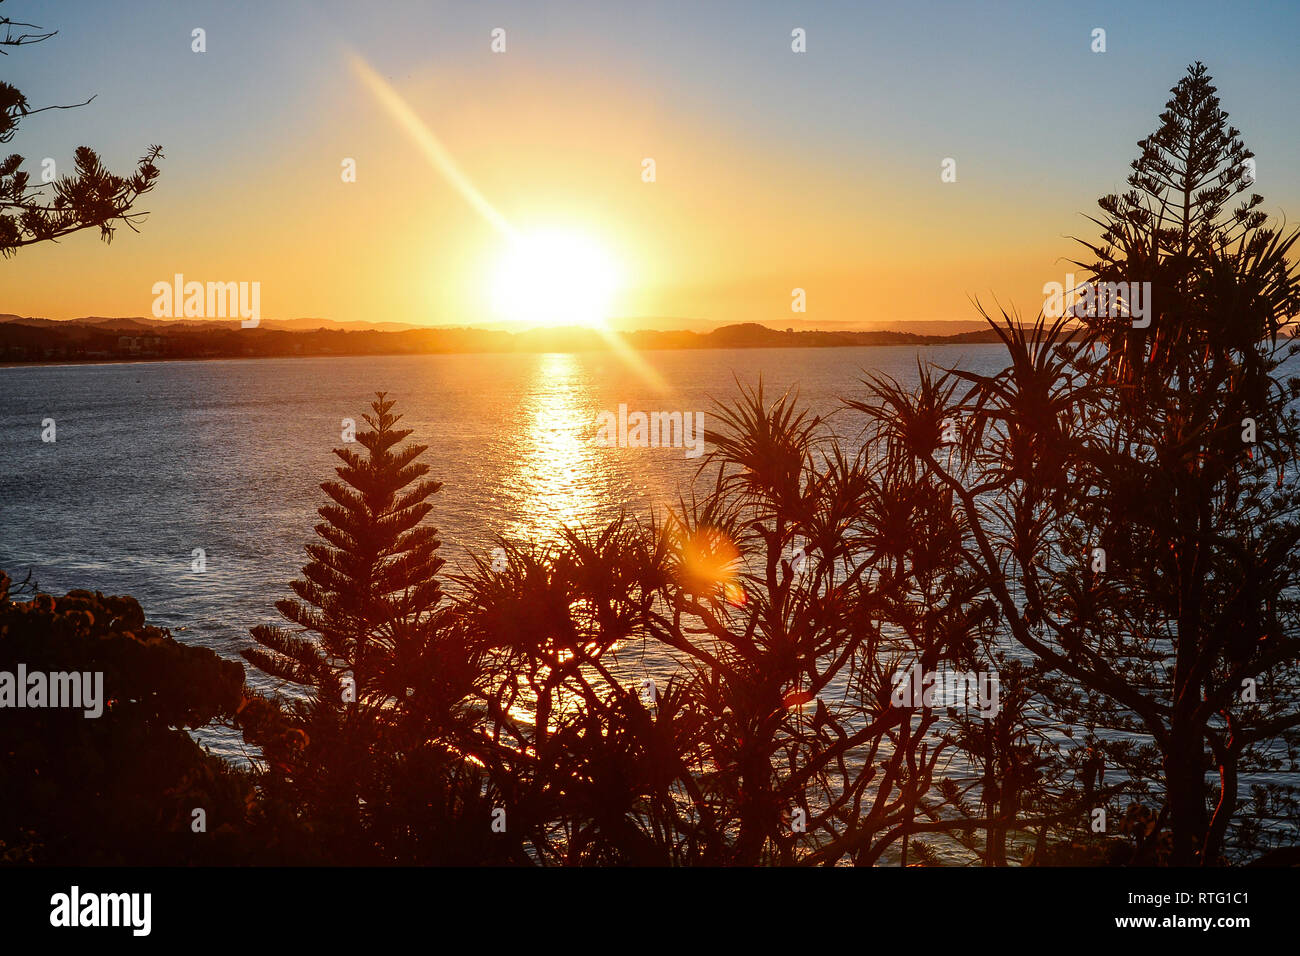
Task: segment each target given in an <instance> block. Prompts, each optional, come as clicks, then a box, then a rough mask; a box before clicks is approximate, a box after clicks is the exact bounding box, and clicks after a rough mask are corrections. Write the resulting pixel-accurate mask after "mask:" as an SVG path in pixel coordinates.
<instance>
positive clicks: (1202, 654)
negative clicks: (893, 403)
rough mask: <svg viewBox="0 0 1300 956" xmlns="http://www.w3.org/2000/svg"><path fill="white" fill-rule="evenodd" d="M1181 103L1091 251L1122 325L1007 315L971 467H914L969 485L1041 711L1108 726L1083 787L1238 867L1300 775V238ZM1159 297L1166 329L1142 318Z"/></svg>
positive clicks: (1071, 723) (985, 567) (1185, 90)
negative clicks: (1245, 807) (1257, 800)
mask: <svg viewBox="0 0 1300 956" xmlns="http://www.w3.org/2000/svg"><path fill="white" fill-rule="evenodd" d="M1173 94H1174V95H1173V98H1172V99H1171V100H1170V101H1169V103H1168V105H1167V109H1166V111H1165V113H1163V114H1162V115H1161V125H1160V128H1159V130H1158V131H1157V132H1156V133H1155V134H1154V135H1153V136H1151V137H1149V138H1148V139H1146V140H1144V141H1143V142H1142V143H1141V144H1140V145H1141V146H1142V155H1141V156H1140V157H1139V158H1138V160H1137V161H1135V162H1134V163H1133V173H1132V175H1131V176H1130V178H1129V184H1130V186H1131V189H1130V191H1129V192H1128V193H1126V194H1125V195H1123V196H1122V197H1115V196H1108V197H1105V198H1103V199H1102V200H1101V202H1100V205H1101V207H1102V209H1103V210H1104V211H1105V212H1106V213H1107V216H1106V218H1105V219H1102V220H1097V221H1098V222H1100V223H1101V224H1102V226H1103V230H1104V232H1103V236H1102V240H1101V241H1100V242H1099V243H1096V244H1088V243H1085V245H1087V246H1088V248H1089V249H1090V250H1091V251H1092V252H1093V253H1094V254H1095V255H1096V259H1095V261H1094V262H1091V263H1088V264H1083V263H1080V264H1081V265H1086V267H1087V268H1089V270H1090V273H1091V275H1090V277H1089V288H1091V289H1094V290H1100V289H1102V288H1106V287H1108V286H1109V284H1111V283H1114V284H1115V285H1114V286H1109V288H1111V289H1119V290H1127V292H1124V291H1121V292H1120V294H1119V295H1118V297H1116V296H1115V295H1114V293H1111V294H1110V295H1109V296H1100V295H1099V296H1098V297H1097V298H1096V299H1095V301H1097V302H1100V303H1106V302H1108V301H1109V302H1112V303H1114V304H1116V306H1117V308H1115V309H1114V310H1105V309H1103V310H1096V311H1095V314H1094V313H1093V312H1089V311H1087V310H1082V311H1079V312H1078V313H1077V314H1076V315H1075V316H1074V317H1073V318H1071V317H1069V316H1066V317H1063V318H1061V319H1058V320H1057V321H1056V322H1054V323H1052V324H1050V325H1049V324H1047V323H1046V322H1045V321H1044V320H1043V319H1042V318H1040V319H1039V320H1038V321H1037V323H1035V325H1034V326H1033V328H1032V329H1030V330H1028V331H1026V330H1025V329H1024V328H1022V327H1021V326H1020V324H1019V323H1018V322H1017V321H1015V320H1014V319H1013V317H1012V316H1009V315H1007V314H1005V313H1004V314H1003V316H1002V319H1003V322H1002V323H1001V324H999V323H997V322H994V321H993V320H992V319H990V324H991V325H993V327H994V328H997V329H1000V330H1001V334H1002V336H1003V340H1004V342H1005V344H1006V347H1007V350H1008V357H1009V360H1010V364H1009V366H1008V368H1007V369H1006V370H1005V371H1003V372H1001V373H998V374H997V375H979V374H975V373H971V372H964V371H960V370H954V371H952V372H951V373H950V378H949V380H950V381H951V382H953V383H958V382H961V383H964V384H965V385H966V386H968V390H967V391H966V393H965V395H963V396H961V397H960V398H959V399H956V400H954V401H952V402H951V404H950V406H949V407H948V408H947V409H946V410H945V411H944V414H946V415H949V416H951V417H952V418H953V419H954V420H957V421H960V422H961V423H962V429H961V441H960V448H959V451H958V453H957V454H956V455H954V456H952V457H948V458H945V459H941V458H939V457H937V456H935V455H934V454H933V452H932V450H931V449H930V448H928V447H926V446H925V445H924V444H923V443H915V442H914V443H912V446H911V452H912V454H913V455H914V456H915V457H916V459H917V460H918V461H920V462H921V463H922V464H923V465H924V466H925V468H926V469H927V471H928V472H929V473H930V474H932V475H934V476H935V477H936V478H937V479H938V480H940V481H941V482H943V483H944V484H945V485H946V486H947V487H949V488H950V489H952V492H953V495H954V500H955V502H956V503H957V504H958V505H959V507H960V509H961V511H962V512H963V514H964V515H965V516H966V520H967V522H968V527H969V529H970V537H969V540H968V542H967V545H966V548H967V553H968V555H969V561H970V563H971V565H972V567H974V568H976V569H978V572H979V573H980V575H981V576H982V579H983V581H984V583H985V585H986V586H987V588H988V589H989V591H990V593H991V594H992V596H993V597H994V599H995V600H996V601H997V603H998V605H999V607H1000V609H1001V612H1002V614H1003V616H1004V618H1005V620H1006V621H1007V626H1008V630H1009V634H1010V636H1011V637H1012V638H1014V640H1015V641H1016V642H1017V643H1019V644H1020V645H1021V646H1023V647H1024V648H1026V649H1027V650H1029V651H1031V652H1032V653H1033V654H1034V655H1035V656H1036V657H1037V658H1038V660H1039V661H1040V663H1041V664H1042V665H1044V666H1045V672H1044V677H1045V678H1047V679H1045V680H1042V681H1041V682H1039V684H1038V693H1039V694H1040V700H1041V704H1042V706H1043V708H1044V714H1045V716H1046V715H1053V716H1052V719H1053V720H1059V721H1060V722H1061V723H1062V725H1063V726H1066V727H1075V728H1092V729H1098V730H1104V731H1105V733H1104V734H1098V735H1097V736H1096V737H1095V738H1094V739H1093V740H1092V742H1091V743H1090V744H1088V745H1086V746H1085V745H1080V746H1078V747H1077V748H1076V749H1077V751H1078V753H1077V754H1075V755H1072V756H1071V758H1070V762H1071V765H1072V766H1073V767H1074V770H1075V771H1076V773H1077V781H1078V782H1079V783H1080V784H1082V783H1083V781H1085V780H1087V779H1088V778H1089V777H1094V778H1095V776H1096V761H1097V760H1102V761H1103V762H1104V763H1107V764H1109V766H1111V767H1113V768H1115V769H1116V770H1117V771H1118V772H1119V775H1120V776H1126V777H1127V778H1128V779H1129V780H1131V781H1132V787H1133V788H1134V789H1133V791H1132V792H1135V793H1138V792H1142V791H1143V790H1144V791H1145V792H1146V793H1147V794H1149V795H1150V796H1151V797H1152V798H1153V799H1155V800H1157V801H1159V802H1160V803H1161V804H1162V810H1161V811H1160V813H1159V814H1158V815H1156V816H1155V818H1154V819H1153V820H1152V821H1150V822H1149V825H1148V824H1146V823H1143V824H1142V825H1141V830H1142V842H1143V843H1144V845H1145V846H1147V847H1151V848H1154V847H1157V846H1159V845H1160V835H1161V833H1162V831H1163V832H1166V833H1168V834H1169V835H1170V837H1171V840H1170V847H1171V851H1170V857H1169V859H1170V861H1171V862H1173V863H1175V864H1178V865H1189V864H1194V863H1202V864H1211V863H1215V862H1217V861H1219V860H1220V859H1221V857H1222V853H1223V847H1224V836H1225V832H1226V830H1227V827H1228V824H1229V822H1230V820H1231V819H1232V818H1233V815H1234V813H1235V811H1236V808H1237V800H1238V796H1237V786H1238V773H1239V768H1240V767H1242V766H1250V767H1252V768H1254V769H1256V770H1260V771H1269V770H1278V769H1284V768H1285V767H1286V766H1287V765H1288V762H1289V761H1290V760H1291V759H1292V758H1290V757H1288V755H1287V753H1288V748H1289V747H1293V746H1294V729H1295V727H1296V726H1297V725H1300V701H1297V696H1296V687H1297V681H1298V679H1300V673H1298V671H1297V661H1298V660H1300V640H1298V639H1297V634H1300V630H1298V627H1297V626H1298V624H1300V618H1298V617H1297V614H1298V612H1300V609H1298V608H1297V604H1296V599H1295V594H1296V591H1295V588H1296V585H1297V584H1298V583H1300V554H1297V550H1296V545H1297V543H1300V520H1297V519H1298V518H1300V481H1297V476H1296V469H1295V462H1296V456H1297V450H1298V449H1300V427H1298V424H1297V419H1296V416H1295V414H1294V412H1293V410H1292V409H1291V408H1290V403H1291V402H1292V401H1293V400H1294V399H1295V397H1296V394H1297V390H1296V388H1295V384H1294V380H1292V381H1291V382H1287V381H1284V380H1283V379H1282V377H1281V375H1280V374H1279V367H1280V365H1281V363H1282V361H1283V360H1284V358H1285V356H1286V354H1287V353H1288V352H1289V351H1290V350H1289V349H1288V347H1287V345H1286V344H1285V342H1280V341H1279V338H1278V336H1279V333H1280V332H1282V331H1283V330H1284V329H1285V328H1286V327H1288V326H1289V325H1292V324H1293V323H1294V319H1295V317H1296V315H1297V314H1298V313H1300V300H1298V299H1297V294H1296V286H1295V271H1294V265H1293V264H1292V263H1290V262H1289V261H1288V259H1287V256H1288V254H1289V253H1290V250H1291V249H1292V247H1293V244H1294V243H1295V240H1296V234H1295V233H1292V234H1290V235H1289V236H1286V237H1282V236H1279V235H1276V234H1274V233H1273V232H1272V231H1271V230H1269V229H1266V228H1263V226H1264V222H1265V219H1264V216H1263V214H1262V213H1260V212H1258V211H1257V210H1256V209H1255V207H1256V206H1258V205H1259V203H1260V202H1261V201H1262V200H1261V199H1260V197H1259V196H1257V195H1252V196H1251V197H1250V199H1248V200H1246V201H1245V202H1243V203H1242V204H1241V205H1239V206H1238V207H1237V208H1236V209H1235V210H1233V211H1232V212H1231V213H1224V208H1225V204H1226V203H1227V202H1228V200H1229V199H1230V198H1231V196H1232V195H1234V194H1236V193H1239V192H1242V191H1243V190H1245V189H1246V188H1248V187H1249V182H1248V181H1247V179H1248V178H1249V177H1248V175H1247V174H1248V171H1249V168H1250V167H1249V166H1248V164H1247V160H1249V159H1250V158H1251V154H1250V153H1249V151H1248V150H1246V149H1245V148H1244V146H1243V145H1242V143H1241V141H1240V139H1239V138H1238V133H1237V131H1236V130H1235V129H1232V128H1229V127H1227V126H1226V122H1225V121H1226V114H1225V113H1224V112H1223V111H1222V110H1221V109H1220V107H1219V101H1218V99H1217V97H1216V96H1215V95H1214V94H1215V90H1214V87H1213V86H1212V85H1211V83H1210V79H1209V76H1208V74H1207V73H1206V71H1205V69H1204V67H1203V66H1202V65H1200V64H1196V65H1194V66H1192V67H1191V68H1190V69H1189V71H1188V75H1187V76H1186V77H1185V78H1184V79H1183V80H1182V81H1180V82H1179V84H1178V85H1177V86H1176V87H1175V88H1174V90H1173ZM1145 282H1150V283H1151V291H1150V294H1149V295H1146V296H1143V298H1144V299H1145V300H1146V301H1145V305H1146V307H1148V308H1149V309H1150V310H1151V312H1150V316H1149V317H1150V320H1151V321H1150V325H1149V327H1142V323H1140V322H1139V323H1135V321H1134V317H1133V314H1132V311H1133V310H1132V309H1131V308H1130V306H1132V305H1133V304H1134V303H1133V301H1132V299H1133V289H1134V285H1133V284H1135V283H1136V284H1140V283H1145ZM1121 283H1124V285H1120V284H1121ZM1137 288H1141V286H1140V285H1138V286H1137ZM986 318H988V316H987V315H986ZM880 401H881V399H880V393H879V390H877V392H876V394H875V395H873V396H872V397H870V398H869V399H868V400H866V401H865V402H861V403H857V404H859V406H860V407H861V408H862V409H863V410H869V409H871V408H874V407H877V406H879V404H880ZM1141 739H1146V740H1149V741H1150V743H1149V744H1140V743H1134V740H1141ZM1211 768H1214V769H1217V771H1218V773H1219V776H1220V785H1219V787H1218V793H1217V798H1216V797H1215V794H1214V793H1213V792H1212V791H1211V788H1210V787H1208V786H1207V785H1206V783H1205V774H1206V772H1207V771H1208V770H1210V769H1211ZM1094 782H1095V781H1094ZM1078 789H1081V790H1083V791H1084V792H1087V793H1088V795H1089V796H1090V797H1091V798H1093V799H1096V800H1097V804H1096V805H1097V806H1101V805H1103V804H1104V802H1105V800H1104V795H1103V794H1102V793H1101V792H1100V791H1098V790H1092V791H1088V790H1087V788H1086V787H1080V788H1078ZM1212 799H1213V800H1217V805H1216V807H1215V810H1214V812H1213V815H1212V816H1211V814H1210V812H1209V807H1208V803H1209V801H1211V800H1212ZM1082 825H1086V820H1080V821H1079V823H1078V824H1076V826H1082Z"/></svg>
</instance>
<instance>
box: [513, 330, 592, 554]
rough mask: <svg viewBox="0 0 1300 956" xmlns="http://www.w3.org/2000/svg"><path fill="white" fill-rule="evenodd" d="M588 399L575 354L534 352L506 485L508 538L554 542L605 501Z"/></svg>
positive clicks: (585, 520) (589, 517) (587, 520)
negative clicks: (516, 503)
mask: <svg viewBox="0 0 1300 956" xmlns="http://www.w3.org/2000/svg"><path fill="white" fill-rule="evenodd" d="M592 405H593V401H592V397H591V394H590V384H589V382H588V381H587V375H586V372H585V371H584V369H583V367H582V365H581V362H580V361H579V359H578V358H577V356H574V355H571V354H569V353H561V352H552V353H547V354H542V355H538V356H537V368H536V372H535V373H534V375H533V381H532V385H531V388H530V390H529V393H528V397H527V398H526V399H525V400H524V405H523V408H522V409H521V418H522V419H523V421H522V424H523V429H524V431H523V434H521V435H520V436H519V442H520V448H519V453H518V454H517V455H516V456H515V465H514V474H513V475H511V476H510V479H509V482H510V485H511V486H512V487H513V488H514V489H515V490H516V492H517V493H518V494H519V495H520V499H521V500H520V507H519V509H518V514H517V515H516V517H515V519H514V522H513V524H512V526H511V528H510V530H509V532H508V533H507V537H509V538H512V539H514V540H520V541H528V540H532V541H554V540H555V539H556V538H558V537H559V535H560V532H561V530H562V529H563V528H564V527H565V526H569V527H576V526H578V525H584V524H590V523H591V520H592V518H593V517H594V516H596V515H597V514H598V513H599V512H600V510H601V506H602V505H603V504H604V500H603V495H602V491H603V490H604V489H605V488H606V487H607V486H608V483H609V477H610V476H609V474H608V465H607V464H605V463H604V462H603V461H602V459H601V457H600V453H601V452H602V451H606V449H602V448H599V447H597V446H596V444H595V443H594V441H593V440H592V439H593V434H594V415H593V409H592Z"/></svg>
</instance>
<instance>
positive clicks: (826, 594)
mask: <svg viewBox="0 0 1300 956" xmlns="http://www.w3.org/2000/svg"><path fill="white" fill-rule="evenodd" d="M718 420H719V426H718V427H717V428H716V429H714V430H713V431H711V432H710V436H709V438H710V441H711V442H712V443H713V445H714V451H713V453H712V454H711V455H710V457H709V458H708V459H707V460H706V468H705V470H703V471H702V475H701V477H702V485H701V486H699V487H697V489H696V492H695V493H692V494H691V495H689V496H686V497H684V498H683V500H682V501H681V502H680V503H679V505H678V507H676V508H673V509H671V510H669V511H668V512H667V513H661V514H655V515H652V516H651V517H650V518H649V519H648V520H646V521H642V522H633V521H631V520H629V519H626V518H625V519H621V520H619V521H617V522H615V523H614V524H612V525H610V526H609V527H607V528H605V529H603V530H591V531H571V532H569V533H567V534H566V535H565V536H564V538H563V540H562V541H561V542H559V543H557V544H556V545H555V546H553V547H552V548H550V549H535V548H533V549H529V548H518V547H509V546H503V554H504V561H503V562H497V563H496V566H495V567H494V566H490V565H489V564H488V563H487V562H486V561H481V562H480V563H479V564H478V566H477V567H476V568H475V569H473V570H472V572H471V573H469V574H467V575H464V576H462V577H461V578H460V583H461V584H462V587H461V589H460V590H459V591H458V592H457V595H456V598H455V604H456V612H455V613H456V616H457V617H458V618H459V619H460V620H462V621H463V624H464V627H465V631H466V634H467V635H468V636H469V643H470V645H471V646H474V647H487V648H490V651H491V654H492V655H493V656H494V659H495V660H496V661H497V662H498V664H499V667H498V669H497V670H496V673H497V674H498V675H499V679H498V680H494V681H492V682H491V687H492V692H491V694H490V695H488V696H487V698H486V699H485V701H484V705H485V708H486V712H487V713H488V715H489V717H490V720H489V731H488V736H490V737H491V739H492V741H493V742H494V743H495V744H496V745H497V746H496V747H494V748H484V749H482V750H480V751H479V757H480V759H482V760H483V761H484V762H485V763H486V764H488V765H489V767H491V768H492V771H491V772H493V773H494V774H496V773H499V774H500V775H501V779H502V780H503V781H507V782H503V783H502V784H501V785H500V789H501V791H502V793H503V796H506V797H507V798H508V802H509V803H510V804H511V806H513V807H514V808H515V810H514V811H513V813H514V816H515V817H517V818H518V820H519V824H518V828H517V830H516V831H515V832H514V835H513V836H512V838H511V839H512V840H523V841H524V843H523V845H521V847H520V849H519V852H520V853H522V854H523V855H525V856H528V857H530V858H533V859H542V860H553V861H556V862H625V863H627V862H652V863H704V864H714V865H717V864H742V865H753V864H759V863H799V864H834V863H836V862H841V861H849V862H854V863H858V864H864V865H870V864H872V863H876V862H878V861H880V860H882V859H886V858H889V857H888V854H889V853H890V852H891V851H893V852H894V853H895V856H894V857H893V859H899V858H902V859H904V860H905V859H906V850H905V849H904V848H906V847H907V846H908V841H909V840H910V839H912V838H915V837H917V836H918V835H922V834H927V833H931V834H932V833H941V832H950V831H953V830H958V831H966V832H969V831H974V830H977V829H979V828H981V827H984V826H987V825H988V821H987V819H985V818H984V816H983V815H979V814H977V815H975V816H972V817H970V818H964V819H957V815H956V814H955V813H954V812H949V811H951V810H952V807H951V802H950V801H949V800H948V799H947V798H946V797H945V796H944V795H943V794H942V793H941V792H940V790H939V788H938V787H937V784H938V782H939V778H940V777H941V776H942V768H943V766H944V758H945V754H946V752H947V751H948V750H950V749H951V746H952V745H951V741H950V740H949V739H948V738H947V737H945V735H944V734H943V733H940V728H939V726H938V725H939V718H940V713H941V710H940V709H936V708H933V707H923V706H921V705H920V702H917V706H915V707H913V706H904V707H900V706H896V705H895V703H894V702H893V700H892V691H893V678H894V671H895V670H896V669H897V668H898V667H899V665H900V664H903V663H904V662H908V663H910V662H911V661H912V660H916V661H918V662H920V663H921V664H922V665H923V666H926V667H929V668H933V666H934V665H935V664H936V663H937V662H938V661H939V660H940V659H941V658H942V657H944V656H946V655H951V656H955V657H961V659H963V660H974V659H976V658H978V657H980V656H981V654H982V651H981V642H982V641H983V640H984V639H985V638H986V637H987V636H988V634H989V633H990V631H989V628H988V622H987V621H986V620H985V619H984V617H983V616H982V614H981V612H980V609H979V608H977V607H975V606H973V605H972V601H971V589H970V587H969V573H968V572H966V571H965V569H964V568H963V567H962V565H961V561H960V553H959V551H957V550H955V548H954V545H955V544H956V543H957V542H959V541H960V536H959V535H956V534H954V533H953V523H954V517H953V510H952V507H951V501H950V496H948V495H947V493H946V492H945V491H944V490H943V489H941V488H938V487H936V485H935V482H933V480H931V479H929V478H927V477H926V476H924V475H920V474H917V473H915V472H913V473H911V474H904V473H902V472H893V471H891V470H890V469H889V468H888V466H887V465H886V463H885V462H883V461H880V460H876V459H873V458H872V457H870V456H868V455H857V454H854V455H846V454H845V453H844V452H843V450H842V449H841V448H840V447H839V446H838V445H837V444H836V443H835V442H833V441H829V440H827V436H826V435H824V434H822V431H823V429H822V426H823V423H822V422H821V421H819V420H818V419H816V418H814V417H813V416H812V415H811V414H810V413H809V412H808V411H807V410H806V409H804V408H802V407H801V406H800V404H799V403H798V401H797V400H796V399H795V398H794V397H793V396H790V395H785V396H780V397H778V398H776V399H775V400H770V399H768V398H767V397H766V396H765V395H764V392H763V389H762V387H761V384H760V386H759V387H758V388H756V389H749V390H745V391H744V392H743V393H742V395H741V397H740V399H739V400H738V401H737V402H736V403H735V404H734V405H731V406H723V407H720V409H719V411H718ZM864 556H866V557H867V559H866V560H863V557H864ZM880 568H885V569H886V570H881V571H879V572H878V571H877V569H880ZM642 658H651V659H654V660H657V661H659V662H660V667H661V668H662V667H664V663H663V662H665V661H666V660H672V661H673V662H675V663H673V664H672V666H671V667H667V669H666V670H660V671H659V672H657V674H656V675H655V676H656V677H657V681H655V682H653V683H651V682H648V681H646V680H645V678H644V671H643V668H641V667H639V666H637V665H636V662H637V661H639V660H640V659H642ZM507 788H512V791H511V792H509V793H506V790H507ZM900 851H901V852H900Z"/></svg>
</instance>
